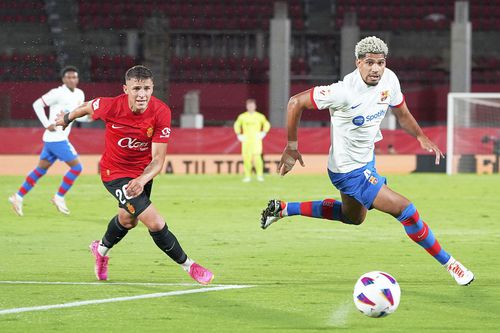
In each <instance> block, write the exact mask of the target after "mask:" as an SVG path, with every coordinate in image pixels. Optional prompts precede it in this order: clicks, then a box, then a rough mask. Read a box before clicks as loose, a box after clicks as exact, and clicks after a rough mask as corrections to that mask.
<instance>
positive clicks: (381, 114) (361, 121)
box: [352, 110, 386, 126]
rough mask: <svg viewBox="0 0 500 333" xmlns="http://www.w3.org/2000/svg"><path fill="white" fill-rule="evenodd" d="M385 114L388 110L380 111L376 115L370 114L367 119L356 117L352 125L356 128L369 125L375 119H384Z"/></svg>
mask: <svg viewBox="0 0 500 333" xmlns="http://www.w3.org/2000/svg"><path fill="white" fill-rule="evenodd" d="M385 113H386V110H380V111H379V112H377V113H374V114H370V115H368V116H366V117H363V116H356V117H354V118H353V119H352V123H353V124H354V125H356V126H361V125H363V124H364V123H365V122H366V123H369V122H370V121H372V120H375V119H378V118H383V117H384V116H385Z"/></svg>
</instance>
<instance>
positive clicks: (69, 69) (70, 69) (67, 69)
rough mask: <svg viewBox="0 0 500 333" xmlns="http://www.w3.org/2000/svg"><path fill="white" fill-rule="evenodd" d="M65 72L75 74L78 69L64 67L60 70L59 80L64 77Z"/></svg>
mask: <svg viewBox="0 0 500 333" xmlns="http://www.w3.org/2000/svg"><path fill="white" fill-rule="evenodd" d="M67 72H75V73H78V68H76V67H75V66H71V65H70V66H65V67H63V68H62V69H61V78H63V77H64V75H66V73H67Z"/></svg>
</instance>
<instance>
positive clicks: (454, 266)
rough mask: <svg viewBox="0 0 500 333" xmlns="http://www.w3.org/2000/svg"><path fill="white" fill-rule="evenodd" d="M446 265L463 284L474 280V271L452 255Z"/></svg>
mask: <svg viewBox="0 0 500 333" xmlns="http://www.w3.org/2000/svg"><path fill="white" fill-rule="evenodd" d="M444 267H445V268H446V269H447V270H448V272H449V273H450V274H451V276H453V278H454V279H455V281H457V283H458V284H459V285H461V286H468V285H469V284H470V283H471V282H472V281H474V273H472V272H471V271H469V270H468V269H467V268H466V267H465V266H464V265H462V264H461V263H460V262H459V261H458V260H456V259H455V258H453V257H450V260H448V262H447V263H446V264H445V265H444Z"/></svg>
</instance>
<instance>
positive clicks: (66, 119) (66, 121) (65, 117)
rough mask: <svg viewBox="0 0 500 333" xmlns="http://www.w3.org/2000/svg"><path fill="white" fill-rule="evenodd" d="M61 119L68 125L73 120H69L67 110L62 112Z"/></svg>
mask: <svg viewBox="0 0 500 333" xmlns="http://www.w3.org/2000/svg"><path fill="white" fill-rule="evenodd" d="M63 120H64V124H65V125H69V123H71V122H72V121H73V120H69V112H68V113H65V114H64V117H63Z"/></svg>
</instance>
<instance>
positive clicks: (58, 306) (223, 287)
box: [0, 281, 254, 315]
mask: <svg viewBox="0 0 500 333" xmlns="http://www.w3.org/2000/svg"><path fill="white" fill-rule="evenodd" d="M0 284H60V285H64V284H66V285H67V284H72V285H75V284H79V285H81V284H88V285H94V284H100V285H108V286H109V285H145V286H151V285H162V286H165V285H166V286H186V285H189V286H193V284H185V283H168V284H148V283H132V282H131V283H119V282H117V283H95V282H87V283H85V282H41V281H0ZM251 287H254V286H252V285H216V286H210V287H203V288H197V289H188V290H177V291H169V292H163V293H154V294H142V295H135V296H126V297H113V298H105V299H93V300H87V301H78V302H69V303H60V304H49V305H39V306H31V307H22V308H12V309H4V310H0V315H6V314H13V313H22V312H34V311H46V310H51V309H62V308H73V307H79V306H85V305H93V304H104V303H114V302H125V301H133V300H138V299H148V298H160V297H169V296H178V295H187V294H197V293H205V292H209V291H221V290H229V289H243V288H251Z"/></svg>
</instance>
